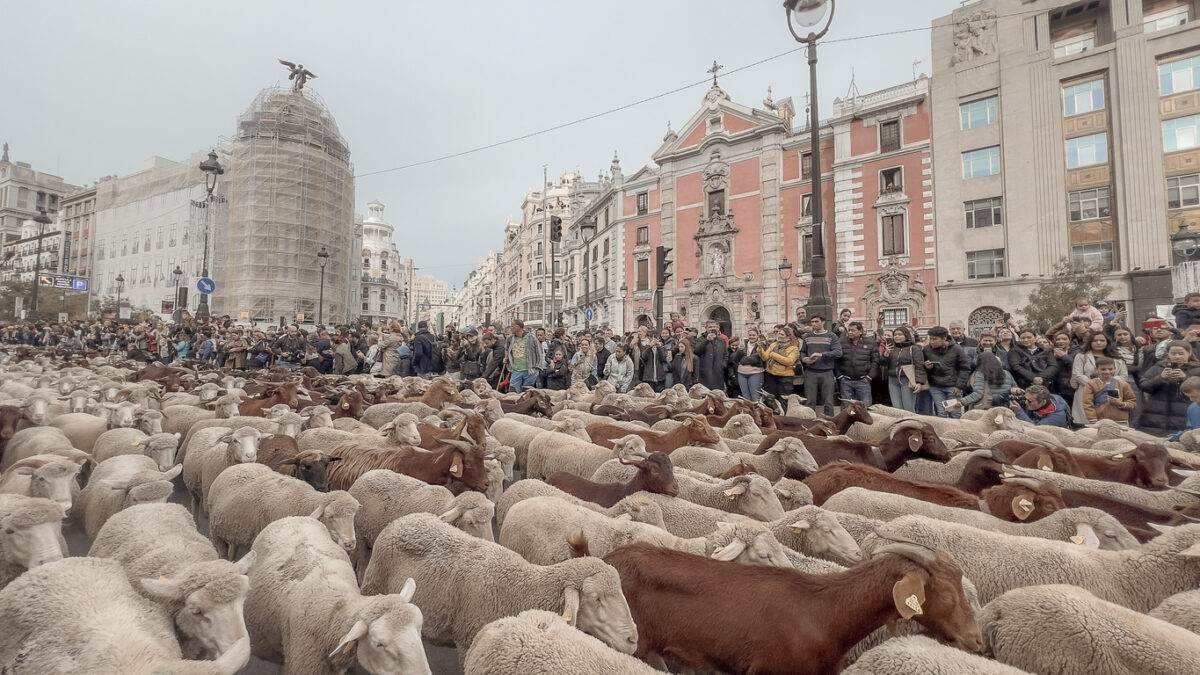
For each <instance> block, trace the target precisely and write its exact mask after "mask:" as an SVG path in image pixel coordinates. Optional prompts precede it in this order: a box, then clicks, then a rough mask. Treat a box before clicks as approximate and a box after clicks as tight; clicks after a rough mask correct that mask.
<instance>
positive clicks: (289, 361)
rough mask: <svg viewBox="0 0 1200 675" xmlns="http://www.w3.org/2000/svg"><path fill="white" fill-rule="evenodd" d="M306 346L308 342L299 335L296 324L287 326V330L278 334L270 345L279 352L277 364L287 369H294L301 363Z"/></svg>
mask: <svg viewBox="0 0 1200 675" xmlns="http://www.w3.org/2000/svg"><path fill="white" fill-rule="evenodd" d="M307 348H308V342H307V341H306V340H305V339H304V337H303V336H301V335H300V328H299V326H297V325H296V324H292V325H290V326H288V327H287V332H286V333H284V334H283V335H280V336H279V339H277V340H275V344H273V345H271V349H272V350H274V352H275V353H276V354H279V365H281V366H283V367H284V368H287V369H288V370H295V369H296V368H299V367H300V366H301V365H303V363H304V353H305V351H307Z"/></svg>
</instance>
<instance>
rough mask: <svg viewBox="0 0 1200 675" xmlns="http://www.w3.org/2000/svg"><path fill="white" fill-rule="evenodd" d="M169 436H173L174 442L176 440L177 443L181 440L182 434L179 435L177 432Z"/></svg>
mask: <svg viewBox="0 0 1200 675" xmlns="http://www.w3.org/2000/svg"><path fill="white" fill-rule="evenodd" d="M171 435H172V436H174V437H175V440H177V441H178V440H179V439H181V438H183V434H181V433H179V432H178V431H176V432H175V433H174V434H171Z"/></svg>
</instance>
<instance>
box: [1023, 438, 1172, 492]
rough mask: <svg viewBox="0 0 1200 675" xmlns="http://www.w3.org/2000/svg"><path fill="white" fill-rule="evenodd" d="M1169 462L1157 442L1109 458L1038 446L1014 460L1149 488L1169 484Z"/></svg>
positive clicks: (1039, 467)
mask: <svg viewBox="0 0 1200 675" xmlns="http://www.w3.org/2000/svg"><path fill="white" fill-rule="evenodd" d="M1170 463H1171V456H1170V455H1169V454H1167V449H1166V448H1165V447H1163V446H1161V445H1159V444H1158V443H1142V444H1141V445H1139V446H1137V447H1136V448H1134V449H1133V450H1129V451H1127V452H1122V453H1118V454H1115V455H1111V456H1109V457H1100V456H1097V455H1085V454H1082V453H1074V452H1071V451H1070V450H1068V449H1066V448H1062V447H1059V448H1039V449H1036V450H1030V451H1029V452H1026V453H1025V454H1023V455H1021V456H1020V457H1018V458H1017V459H1016V460H1014V461H1013V464H1015V465H1016V466H1022V467H1026V468H1030V469H1041V470H1043V471H1055V472H1057V473H1066V474H1070V475H1072V476H1081V477H1083V478H1091V479H1094V480H1106V481H1112V482H1114V483H1125V484H1126V485H1133V486H1136V487H1140V488H1145V489H1147V490H1154V489H1162V488H1165V487H1167V483H1168V479H1167V467H1168V466H1169V465H1170Z"/></svg>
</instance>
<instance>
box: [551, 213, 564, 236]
mask: <svg viewBox="0 0 1200 675" xmlns="http://www.w3.org/2000/svg"><path fill="white" fill-rule="evenodd" d="M550 241H562V218H559V217H558V216H550Z"/></svg>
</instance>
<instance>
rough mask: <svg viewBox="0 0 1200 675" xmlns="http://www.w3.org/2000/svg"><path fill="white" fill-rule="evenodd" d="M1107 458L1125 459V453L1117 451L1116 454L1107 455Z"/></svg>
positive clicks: (1114, 459)
mask: <svg viewBox="0 0 1200 675" xmlns="http://www.w3.org/2000/svg"><path fill="white" fill-rule="evenodd" d="M1109 459H1111V460H1113V461H1117V460H1120V459H1125V453H1121V452H1118V453H1117V454H1115V455H1113V456H1112V457H1109Z"/></svg>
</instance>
